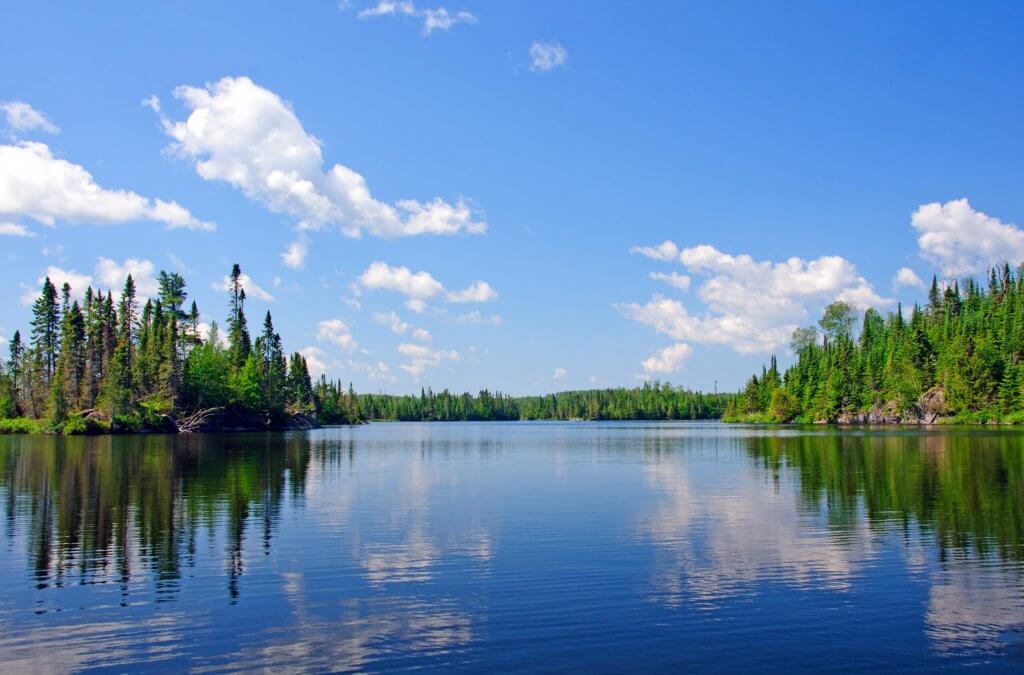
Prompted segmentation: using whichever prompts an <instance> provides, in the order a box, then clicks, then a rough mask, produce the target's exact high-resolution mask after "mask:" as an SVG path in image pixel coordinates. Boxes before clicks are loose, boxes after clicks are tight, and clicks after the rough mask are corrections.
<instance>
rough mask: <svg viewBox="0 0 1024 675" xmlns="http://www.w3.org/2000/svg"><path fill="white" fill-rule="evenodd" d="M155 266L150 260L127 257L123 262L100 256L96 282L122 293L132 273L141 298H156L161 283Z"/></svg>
mask: <svg viewBox="0 0 1024 675" xmlns="http://www.w3.org/2000/svg"><path fill="white" fill-rule="evenodd" d="M154 271H155V268H154V267H153V263H152V262H151V261H149V260H140V259H138V258H126V259H125V261H124V262H123V263H118V262H117V261H114V260H111V259H110V258H100V259H99V261H98V262H97V263H96V270H95V273H96V283H98V284H99V285H100V287H102V288H109V289H110V290H112V291H113V292H114V294H115V295H116V294H118V293H120V291H121V289H122V288H124V282H125V280H126V279H127V278H128V275H129V274H131V275H132V282H133V283H134V284H135V293H136V295H137V296H138V297H140V298H155V297H156V295H157V291H158V289H159V285H158V284H157V281H156V276H155V274H154Z"/></svg>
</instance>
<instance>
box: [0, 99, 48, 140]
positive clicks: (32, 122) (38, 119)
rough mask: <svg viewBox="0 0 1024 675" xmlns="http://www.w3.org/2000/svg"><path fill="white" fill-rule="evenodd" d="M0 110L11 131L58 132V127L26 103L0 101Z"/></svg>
mask: <svg viewBox="0 0 1024 675" xmlns="http://www.w3.org/2000/svg"><path fill="white" fill-rule="evenodd" d="M0 110H2V111H3V112H4V117H6V118H7V126H8V127H10V128H11V129H12V130H13V131H35V130H37V129H38V130H39V131H45V132H46V133H48V134H59V133H60V128H59V127H58V126H57V125H56V124H54V123H53V122H51V121H50V120H48V119H47V118H46V115H44V114H43V113H41V112H39V111H38V110H36V109H35V108H33V107H32V106H30V105H29V104H28V103H24V102H22V101H7V102H5V103H0Z"/></svg>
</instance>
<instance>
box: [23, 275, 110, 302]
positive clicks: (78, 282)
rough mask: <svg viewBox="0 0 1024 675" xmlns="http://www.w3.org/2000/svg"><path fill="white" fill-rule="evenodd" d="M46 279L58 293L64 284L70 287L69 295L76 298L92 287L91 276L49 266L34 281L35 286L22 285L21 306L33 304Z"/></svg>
mask: <svg viewBox="0 0 1024 675" xmlns="http://www.w3.org/2000/svg"><path fill="white" fill-rule="evenodd" d="M47 277H49V278H50V283H52V284H53V285H54V286H56V287H57V291H58V293H59V292H60V289H61V288H63V286H64V284H65V283H66V284H68V285H69V286H71V295H72V296H74V297H76V298H81V297H82V294H83V293H85V289H86V288H88V287H89V286H91V285H92V276H91V275H89V274H82V273H80V272H78V271H76V270H66V269H63V268H60V267H57V266H56V265H50V266H49V267H47V268H46V271H45V272H43V274H42V276H40V277H39V278H38V279H37V280H36V285H35V286H26V285H24V284H22V288H24V293H22V295H21V304H22V305H25V306H26V307H27V306H29V305H31V304H32V303H33V302H35V300H36V298H38V297H39V293H40V289H41V288H42V287H43V282H44V281H46V278H47Z"/></svg>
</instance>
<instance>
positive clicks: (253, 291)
mask: <svg viewBox="0 0 1024 675" xmlns="http://www.w3.org/2000/svg"><path fill="white" fill-rule="evenodd" d="M238 281H239V283H241V284H242V289H243V290H245V295H246V297H249V298H259V299H260V300H263V301H264V302H272V301H273V300H274V296H273V295H271V294H270V293H268V292H267V291H266V290H264V289H263V288H262V287H261V286H260V285H259V284H257V283H256V282H255V281H253V279H252V277H250V276H249V275H248V274H246V273H245V272H242V276H241V277H239V279H238ZM211 286H212V288H213V290H215V291H230V290H231V277H224V278H223V279H221V280H220V281H215V282H213V283H212V284H211Z"/></svg>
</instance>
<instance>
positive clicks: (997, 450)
mask: <svg viewBox="0 0 1024 675" xmlns="http://www.w3.org/2000/svg"><path fill="white" fill-rule="evenodd" d="M0 508H2V513H3V523H2V524H0V664H2V665H0V668H2V669H3V670H5V671H8V672H22V671H25V670H37V671H48V670H54V671H66V670H72V669H104V670H115V671H123V670H138V669H146V670H161V669H162V670H175V671H179V670H184V669H191V670H197V671H204V670H225V669H228V670H230V669H245V670H250V669H254V668H268V669H275V670H280V669H285V668H291V669H312V670H346V669H351V670H373V671H376V670H405V669H427V670H445V671H453V670H464V671H465V670H469V671H480V670H487V671H494V670H501V671H508V670H545V671H561V670H568V669H573V670H588V671H620V670H643V671H657V670H663V671H670V670H671V671H681V670H683V669H686V670H691V671H692V670H696V671H702V670H714V671H723V670H741V669H743V670H750V669H756V670H758V671H765V670H778V671H791V670H793V669H795V668H801V669H805V670H814V671H826V670H843V671H845V670H853V671H857V670H861V671H862V670H867V669H873V670H885V671H900V670H926V671H933V670H937V669H948V670H953V669H961V668H967V667H973V668H975V669H981V670H999V671H1013V670H1018V671H1019V670H1021V669H1024V435H1022V434H1021V433H1019V432H1012V431H970V430H957V431H943V432H936V431H925V432H920V431H916V430H902V431H900V430H895V431H876V432H870V433H868V432H863V431H861V432H843V433H839V432H835V431H828V430H821V429H813V430H796V429H787V430H767V429H754V428H741V427H733V426H722V425H717V424H658V423H651V424H603V423H592V424H525V423H524V424H423V425H420V424H380V425H372V426H367V427H360V428H351V429H350V428H341V429H325V430H320V431H315V432H310V433H306V434H303V433H290V434H267V435H260V434H246V435H236V436H180V437H171V436H159V437H158V436H152V437H131V438H90V439H81V438H77V439H76V438H70V439H59V438H28V437H10V436H7V437H0Z"/></svg>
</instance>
